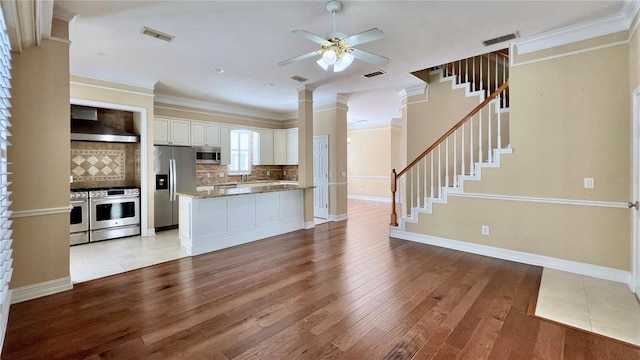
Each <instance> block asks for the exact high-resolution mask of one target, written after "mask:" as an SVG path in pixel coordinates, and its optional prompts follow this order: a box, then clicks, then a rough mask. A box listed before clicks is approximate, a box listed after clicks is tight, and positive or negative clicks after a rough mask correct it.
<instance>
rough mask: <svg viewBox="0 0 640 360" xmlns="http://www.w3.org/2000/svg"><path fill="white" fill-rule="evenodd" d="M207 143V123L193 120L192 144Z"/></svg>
mask: <svg viewBox="0 0 640 360" xmlns="http://www.w3.org/2000/svg"><path fill="white" fill-rule="evenodd" d="M206 144H207V124H206V123H203V122H196V121H192V122H191V145H193V146H205V145H206Z"/></svg>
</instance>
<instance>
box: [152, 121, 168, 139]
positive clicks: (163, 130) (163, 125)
mask: <svg viewBox="0 0 640 360" xmlns="http://www.w3.org/2000/svg"><path fill="white" fill-rule="evenodd" d="M170 123H171V120H169V119H154V120H153V143H154V144H162V145H168V144H169V124H170Z"/></svg>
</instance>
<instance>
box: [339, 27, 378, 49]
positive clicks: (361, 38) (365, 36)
mask: <svg viewBox="0 0 640 360" xmlns="http://www.w3.org/2000/svg"><path fill="white" fill-rule="evenodd" d="M386 35H387V34H386V33H385V32H384V31H382V30H380V29H378V28H373V29H369V30H367V31H365V32H361V33H359V34H355V35H352V36H349V37H348V38H346V39H344V41H346V42H347V44H349V45H351V46H356V45H359V44H364V43H366V42H369V41H373V40H378V39H382V38H383V37H385V36H386Z"/></svg>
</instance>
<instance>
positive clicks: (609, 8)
mask: <svg viewBox="0 0 640 360" xmlns="http://www.w3.org/2000/svg"><path fill="white" fill-rule="evenodd" d="M325 3H326V1H148V0H147V1H96V0H93V1H82V0H73V1H58V0H56V1H55V3H54V4H55V6H56V8H57V10H60V9H62V10H66V11H68V12H72V13H74V14H77V16H76V17H75V18H74V20H73V21H72V22H71V24H70V40H71V42H72V43H71V47H70V59H71V73H72V74H77V75H84V76H89V77H94V78H100V79H105V80H111V81H116V82H123V83H129V84H134V85H142V86H145V87H154V88H155V93H156V95H157V96H158V97H159V98H163V99H169V100H171V99H173V100H175V98H176V97H177V98H185V99H190V100H192V101H193V100H195V101H201V102H206V103H210V104H211V106H212V107H215V106H223V107H227V108H229V106H231V108H233V107H234V106H240V107H243V108H245V109H251V110H255V111H256V112H257V113H259V114H262V115H264V116H266V117H270V118H277V119H285V118H293V117H295V112H296V110H297V90H296V89H299V88H300V87H301V84H300V83H298V82H296V81H294V80H291V77H292V76H294V75H298V76H302V77H304V78H307V79H309V80H308V81H307V82H305V83H304V84H307V85H309V86H311V87H315V88H316V90H315V92H314V99H316V100H322V99H334V100H335V98H336V96H337V95H341V96H345V97H347V98H348V99H349V100H348V101H349V113H348V118H349V121H350V122H353V123H355V122H357V121H360V122H362V120H367V122H371V123H375V122H380V121H389V120H390V119H391V118H398V117H400V112H399V108H400V105H401V104H400V97H399V95H398V93H399V92H400V91H401V90H402V89H404V88H406V87H411V86H414V85H418V84H420V81H419V80H418V79H416V78H414V77H413V76H412V75H411V74H410V73H411V72H413V71H417V70H421V69H425V68H428V67H431V66H435V65H439V64H442V63H445V62H447V61H451V60H456V59H460V58H465V57H469V56H472V55H477V54H481V53H485V52H489V51H493V50H497V49H500V48H503V47H506V45H495V46H493V47H483V46H482V44H481V41H482V40H486V39H491V38H494V37H497V36H500V35H504V34H508V33H512V32H514V31H517V32H519V34H520V36H521V37H527V36H532V35H536V34H540V33H543V32H547V31H550V30H554V29H558V28H562V27H566V26H569V25H573V24H578V23H582V22H585V21H588V20H591V19H596V18H600V17H604V16H608V15H612V14H616V13H618V12H619V11H620V10H621V8H622V6H623V2H622V1H611V0H607V1H578V0H574V1H480V0H476V1H343V4H344V8H343V10H342V11H341V12H340V13H338V14H337V16H336V28H337V30H338V31H339V32H342V33H345V34H347V35H352V34H356V33H360V32H362V31H365V30H368V29H371V28H374V27H377V28H380V29H382V30H384V31H385V32H386V34H387V36H386V37H385V38H383V39H381V40H376V41H374V42H370V43H366V44H362V45H359V46H357V47H356V48H358V49H361V50H365V51H369V52H373V53H376V54H379V55H383V56H386V57H388V58H390V59H391V61H390V62H389V64H388V65H386V66H384V67H382V68H381V70H383V71H385V72H386V74H385V75H382V76H379V77H374V78H370V79H367V78H364V77H362V75H363V74H366V73H369V72H372V71H375V70H378V68H377V67H376V66H374V65H371V64H368V63H364V62H362V61H358V60H355V61H354V63H353V64H352V65H351V66H350V67H349V68H347V69H346V70H345V71H343V72H341V73H336V74H327V73H325V72H324V71H323V70H322V69H321V68H320V67H319V66H318V65H317V64H315V60H316V59H315V58H309V59H306V60H302V61H299V62H297V63H292V64H289V65H286V66H278V62H280V61H283V60H286V59H289V58H291V57H294V56H297V55H301V54H304V53H308V52H310V51H313V50H315V49H317V48H319V46H318V45H317V44H315V43H313V42H311V41H309V40H306V39H304V38H300V37H298V36H295V35H293V34H292V33H291V30H294V29H304V30H308V31H310V32H312V33H315V34H318V35H321V36H323V35H325V34H326V33H329V32H331V31H332V28H333V25H332V17H331V14H330V13H329V12H327V11H326V9H325ZM144 26H146V27H149V28H152V29H155V30H158V31H161V32H164V33H168V34H171V35H174V36H175V39H174V40H173V42H170V43H169V42H165V41H161V40H157V39H154V38H151V37H148V36H145V35H143V34H142V33H141V31H142V28H143V27H144ZM217 69H222V70H224V72H223V73H218V72H217Z"/></svg>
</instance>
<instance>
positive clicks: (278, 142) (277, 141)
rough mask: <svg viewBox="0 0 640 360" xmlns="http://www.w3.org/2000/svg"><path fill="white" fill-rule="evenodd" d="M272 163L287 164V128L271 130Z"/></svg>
mask: <svg viewBox="0 0 640 360" xmlns="http://www.w3.org/2000/svg"><path fill="white" fill-rule="evenodd" d="M273 163H274V164H276V165H286V164H287V130H273Z"/></svg>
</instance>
